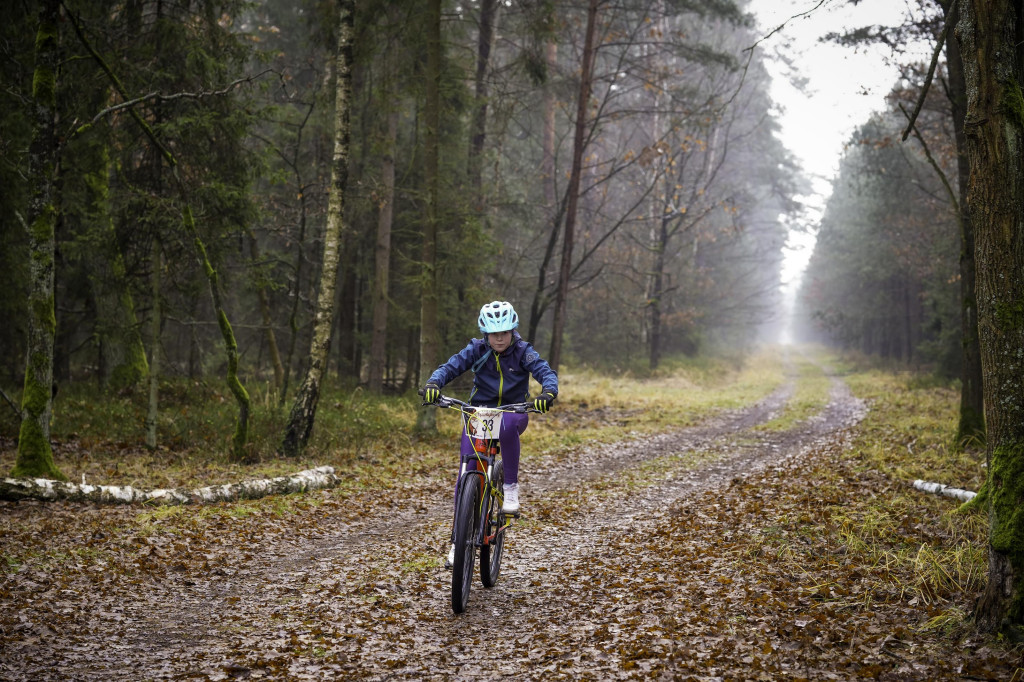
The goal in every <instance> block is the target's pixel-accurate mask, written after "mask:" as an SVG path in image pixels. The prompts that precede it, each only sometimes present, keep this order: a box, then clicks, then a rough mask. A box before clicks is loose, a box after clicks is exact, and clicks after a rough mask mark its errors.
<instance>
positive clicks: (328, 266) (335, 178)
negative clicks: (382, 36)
mask: <svg viewBox="0 0 1024 682" xmlns="http://www.w3.org/2000/svg"><path fill="white" fill-rule="evenodd" d="M354 11H355V2H354V0H338V16H339V23H338V49H337V54H336V55H335V69H336V71H335V78H336V84H335V89H334V161H333V164H332V168H331V191H330V196H329V198H328V206H327V227H326V230H325V233H324V254H323V270H322V271H321V274H320V292H319V294H318V296H317V307H316V315H315V317H314V319H313V340H312V343H311V344H310V349H309V368H308V370H307V371H306V378H305V380H304V381H303V382H302V386H301V387H300V388H299V391H298V394H297V395H296V396H295V403H294V404H293V405H292V411H291V416H290V417H289V419H288V426H287V427H286V429H285V435H284V440H283V442H282V443H281V451H282V453H284V454H285V455H289V456H292V457H296V456H298V455H299V454H300V453H301V452H302V451H303V450H304V449H305V447H306V445H307V444H308V443H309V438H310V436H311V435H312V433H313V424H314V422H315V420H316V409H317V404H318V403H319V401H320V384H321V380H322V379H323V374H324V371H325V369H326V365H327V351H328V348H329V346H330V337H331V328H332V326H333V324H334V294H335V291H336V288H337V280H338V262H339V260H340V244H341V238H342V234H341V232H342V229H341V228H342V222H343V219H344V207H345V185H346V183H347V182H348V157H349V108H350V106H351V98H352V37H353V13H354Z"/></svg>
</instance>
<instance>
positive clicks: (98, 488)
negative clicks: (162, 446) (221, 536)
mask: <svg viewBox="0 0 1024 682" xmlns="http://www.w3.org/2000/svg"><path fill="white" fill-rule="evenodd" d="M339 480H340V479H339V478H338V477H337V476H336V475H335V474H334V467H329V466H322V467H317V468H315V469H308V470H306V471H300V472H298V473H297V474H292V475H291V476H278V477H277V478H265V479H256V480H250V481H242V482H241V483H228V484H225V485H214V486H208V487H206V488H194V489H189V488H173V489H164V488H159V489H157V490H139V489H138V488H132V487H131V486H117V485H87V484H81V485H80V484H77V483H65V482H63V481H51V480H48V479H45V478H5V479H3V481H2V482H0V500H11V501H18V500H26V499H35V500H72V501H87V502H98V503H101V504H133V503H143V504H168V505H170V504H209V503H211V502H230V501H232V500H243V499H245V500H252V499H256V498H258V497H265V496H267V495H284V494H287V493H298V492H305V491H307V490H319V489H322V488H333V487H334V486H335V485H337V484H338V481H339Z"/></svg>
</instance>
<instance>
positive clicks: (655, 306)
mask: <svg viewBox="0 0 1024 682" xmlns="http://www.w3.org/2000/svg"><path fill="white" fill-rule="evenodd" d="M658 223H659V228H658V239H657V241H656V242H655V244H654V271H653V272H652V273H651V295H650V300H649V301H647V305H648V307H649V308H650V314H651V333H650V340H649V342H650V356H649V358H648V360H649V363H648V364H649V366H650V368H651V369H652V370H655V369H658V364H659V363H660V362H661V296H662V289H663V288H664V281H665V251H666V250H667V249H668V237H669V233H668V220H667V219H665V218H661V219H660V220H659V221H658Z"/></svg>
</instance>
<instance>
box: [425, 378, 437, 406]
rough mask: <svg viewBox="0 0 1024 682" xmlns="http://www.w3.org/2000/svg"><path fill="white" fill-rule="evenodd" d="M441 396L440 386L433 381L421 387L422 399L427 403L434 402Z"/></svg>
mask: <svg viewBox="0 0 1024 682" xmlns="http://www.w3.org/2000/svg"><path fill="white" fill-rule="evenodd" d="M440 397H441V387H440V386H438V385H437V384H435V383H434V382H433V381H431V382H430V383H428V384H427V385H426V386H424V387H423V399H424V400H426V401H427V402H428V403H436V402H437V399H438V398H440Z"/></svg>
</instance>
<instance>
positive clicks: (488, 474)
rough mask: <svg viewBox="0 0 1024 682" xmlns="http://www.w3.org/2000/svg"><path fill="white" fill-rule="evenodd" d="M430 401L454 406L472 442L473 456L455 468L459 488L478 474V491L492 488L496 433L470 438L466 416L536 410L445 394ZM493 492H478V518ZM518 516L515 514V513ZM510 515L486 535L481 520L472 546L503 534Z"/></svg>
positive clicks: (488, 508) (484, 513)
mask: <svg viewBox="0 0 1024 682" xmlns="http://www.w3.org/2000/svg"><path fill="white" fill-rule="evenodd" d="M430 404H434V405H436V406H437V407H442V408H447V409H455V410H459V412H461V413H462V416H463V421H462V428H463V430H464V431H465V432H466V434H467V435H468V436H469V438H470V442H472V444H473V456H474V457H475V459H467V460H466V461H463V462H462V464H461V466H460V468H459V488H458V489H459V490H461V489H462V486H464V485H469V484H470V479H471V478H479V479H480V480H479V483H478V485H480V486H481V492H482V493H485V492H486V491H487V490H488V489H492V488H493V486H494V481H493V479H492V475H493V473H494V465H495V462H497V458H498V457H499V456H500V454H501V445H500V443H499V441H498V433H496V432H494V433H493V434H489V437H487V438H474V437H473V435H472V434H470V433H469V419H470V417H471V416H472V415H473V414H475V413H477V412H480V411H487V410H494V411H498V412H511V413H516V414H525V413H527V412H538V410H536V409H534V408H533V407H532V406H531V405H530V404H529V403H514V404H510V405H502V406H500V407H481V406H478V405H471V404H469V403H466V402H463V401H461V400H459V399H457V398H451V397H449V396H444V395H442V396H441V397H439V398H438V399H437V400H436V401H435V402H434V403H424V405H430ZM474 462H475V463H476V465H477V466H476V468H475V469H473V468H470V465H471V464H472V463H474ZM494 499H495V495H493V494H491V495H487V494H481V495H480V509H479V510H478V511H479V514H480V518H482V519H483V518H487V517H488V516H489V515H490V513H491V506H492V505H493V504H494ZM516 516H518V514H517V515H516ZM511 518H514V517H510V518H509V519H506V522H505V523H504V524H503V525H502V526H501V527H500V528H498V529H496V530H495V532H494V533H493V534H491V535H487V524H485V523H481V524H480V528H479V530H478V532H477V537H476V539H475V540H474V542H473V544H474V545H475V546H476V547H482V546H484V545H489V544H491V543H493V542H494V540H495V538H497V537H498V536H499V535H501V534H503V533H504V532H505V530H506V529H507V528H509V527H510V526H511V525H512V521H511Z"/></svg>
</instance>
